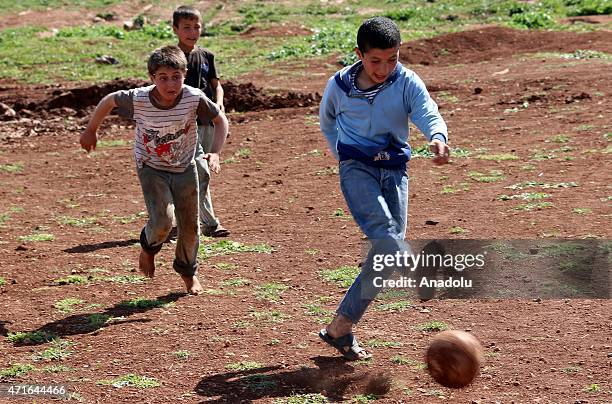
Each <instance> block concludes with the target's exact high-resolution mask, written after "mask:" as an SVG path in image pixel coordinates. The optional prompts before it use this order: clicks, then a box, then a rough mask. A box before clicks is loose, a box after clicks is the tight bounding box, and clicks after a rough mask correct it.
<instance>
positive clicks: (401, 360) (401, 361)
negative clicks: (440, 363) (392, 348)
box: [389, 355, 427, 370]
mask: <svg viewBox="0 0 612 404" xmlns="http://www.w3.org/2000/svg"><path fill="white" fill-rule="evenodd" d="M389 360H390V361H391V362H393V363H396V364H398V365H404V366H410V367H411V368H413V369H415V370H423V369H426V368H427V365H426V364H425V363H423V362H419V361H415V360H413V359H409V358H406V357H404V356H401V355H395V356H392V357H391V358H390V359H389Z"/></svg>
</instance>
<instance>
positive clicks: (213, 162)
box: [202, 153, 221, 174]
mask: <svg viewBox="0 0 612 404" xmlns="http://www.w3.org/2000/svg"><path fill="white" fill-rule="evenodd" d="M202 157H203V158H205V159H206V160H208V167H210V170H211V171H212V172H214V173H215V174H219V171H221V164H220V163H219V155H218V154H217V153H206V154H205V155H203V156H202Z"/></svg>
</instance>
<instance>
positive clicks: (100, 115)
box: [80, 93, 117, 153]
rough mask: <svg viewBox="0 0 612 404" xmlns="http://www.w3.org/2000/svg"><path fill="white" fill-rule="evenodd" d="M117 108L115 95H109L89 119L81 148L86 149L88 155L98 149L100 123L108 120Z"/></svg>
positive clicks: (82, 136) (82, 137)
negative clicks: (109, 115)
mask: <svg viewBox="0 0 612 404" xmlns="http://www.w3.org/2000/svg"><path fill="white" fill-rule="evenodd" d="M116 106H117V104H116V103H115V93H110V94H108V95H107V96H106V97H104V98H102V100H101V101H100V102H99V103H98V106H97V107H96V110H95V111H94V113H93V115H92V116H91V118H90V119H89V123H88V124H87V128H85V130H84V131H83V133H82V134H81V139H80V142H81V147H82V148H83V149H85V150H86V151H87V152H88V153H89V152H90V151H91V150H95V149H96V143H97V142H98V136H97V134H96V132H97V131H98V128H99V127H100V123H102V121H103V120H104V118H106V117H107V116H108V114H110V112H111V111H112V110H113V108H115V107H116Z"/></svg>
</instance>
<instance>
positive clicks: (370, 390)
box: [194, 356, 390, 403]
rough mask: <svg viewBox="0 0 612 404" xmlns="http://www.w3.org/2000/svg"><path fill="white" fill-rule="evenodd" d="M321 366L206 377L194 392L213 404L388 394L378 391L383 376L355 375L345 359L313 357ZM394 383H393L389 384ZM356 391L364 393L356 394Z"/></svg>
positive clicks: (247, 371) (353, 369) (366, 373)
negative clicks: (348, 393) (306, 395)
mask: <svg viewBox="0 0 612 404" xmlns="http://www.w3.org/2000/svg"><path fill="white" fill-rule="evenodd" d="M311 359H312V360H313V361H314V362H315V365H316V366H317V367H314V368H313V367H307V366H303V367H301V368H300V369H297V370H291V371H278V370H279V369H280V368H281V366H269V367H265V368H259V369H252V370H245V371H236V372H226V373H220V374H216V375H213V376H209V377H205V378H204V379H202V380H200V382H199V383H198V385H197V386H196V387H195V389H194V391H195V392H196V393H197V394H199V395H201V396H206V397H211V398H212V397H216V399H214V400H212V401H211V400H206V402H212V403H250V402H252V401H253V400H257V399H261V398H263V397H288V396H291V395H293V394H322V395H324V396H326V397H328V398H329V399H332V400H342V399H343V397H344V395H345V394H346V393H347V392H348V390H349V387H350V389H351V393H356V394H359V393H365V394H376V393H378V394H384V393H385V392H386V391H385V392H381V391H377V387H379V385H380V384H381V380H382V379H381V378H382V376H381V375H376V376H373V375H371V374H370V373H369V372H367V371H366V372H355V368H354V367H353V366H351V365H349V364H348V363H347V362H346V361H345V360H344V359H342V358H338V357H335V358H329V357H323V356H317V357H313V358H311ZM387 382H388V383H390V379H389V381H387ZM355 388H358V389H359V390H360V391H358V392H355V391H354V390H355Z"/></svg>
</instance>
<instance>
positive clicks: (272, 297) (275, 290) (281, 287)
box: [253, 282, 289, 302]
mask: <svg viewBox="0 0 612 404" xmlns="http://www.w3.org/2000/svg"><path fill="white" fill-rule="evenodd" d="M287 289H289V286H288V285H285V284H283V283H277V282H271V283H266V284H263V285H257V286H255V292H254V293H253V294H254V295H255V297H257V298H258V299H263V300H267V301H269V302H278V301H279V300H280V297H281V295H282V294H283V293H284V292H285V291H286V290H287Z"/></svg>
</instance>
